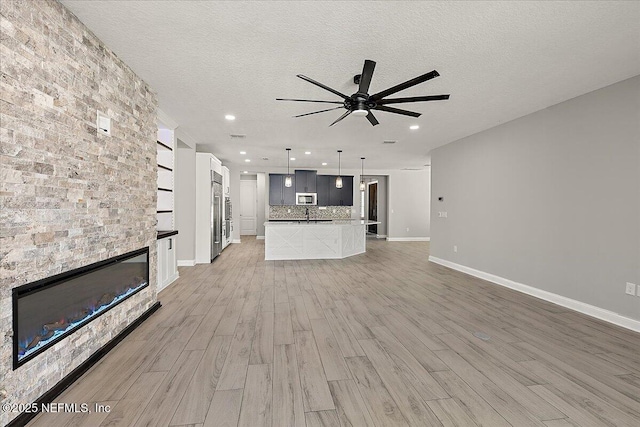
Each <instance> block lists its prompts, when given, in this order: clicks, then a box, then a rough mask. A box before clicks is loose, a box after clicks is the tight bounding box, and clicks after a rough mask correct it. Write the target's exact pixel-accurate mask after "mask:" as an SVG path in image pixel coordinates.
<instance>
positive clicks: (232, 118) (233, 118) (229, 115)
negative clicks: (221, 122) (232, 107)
mask: <svg viewBox="0 0 640 427" xmlns="http://www.w3.org/2000/svg"><path fill="white" fill-rule="evenodd" d="M224 118H225V119H227V120H235V119H236V116H234V115H232V114H227V115H226V116H224Z"/></svg>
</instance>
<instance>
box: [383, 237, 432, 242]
mask: <svg viewBox="0 0 640 427" xmlns="http://www.w3.org/2000/svg"><path fill="white" fill-rule="evenodd" d="M430 240H431V237H387V242H429V241H430Z"/></svg>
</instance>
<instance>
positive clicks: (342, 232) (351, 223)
mask: <svg viewBox="0 0 640 427" xmlns="http://www.w3.org/2000/svg"><path fill="white" fill-rule="evenodd" d="M370 224H374V223H373V222H367V221H361V220H334V221H326V222H314V221H311V222H306V221H299V222H298V221H290V222H282V221H269V222H265V223H264V227H265V242H264V243H265V250H264V259H265V260H291V259H336V258H338V259H339V258H346V257H349V256H353V255H357V254H361V253H364V252H365V251H366V238H365V234H366V233H365V229H366V226H367V225H370Z"/></svg>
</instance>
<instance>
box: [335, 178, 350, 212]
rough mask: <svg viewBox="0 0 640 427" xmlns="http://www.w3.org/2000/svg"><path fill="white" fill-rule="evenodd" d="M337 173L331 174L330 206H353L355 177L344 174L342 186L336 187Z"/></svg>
mask: <svg viewBox="0 0 640 427" xmlns="http://www.w3.org/2000/svg"><path fill="white" fill-rule="evenodd" d="M336 178H338V176H337V175H329V206H353V177H352V176H344V175H343V176H342V188H336Z"/></svg>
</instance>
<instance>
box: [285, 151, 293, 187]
mask: <svg viewBox="0 0 640 427" xmlns="http://www.w3.org/2000/svg"><path fill="white" fill-rule="evenodd" d="M290 152H291V148H287V176H286V177H285V178H284V186H285V187H291V185H293V183H292V181H291V174H289V159H290V158H291V156H290Z"/></svg>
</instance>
